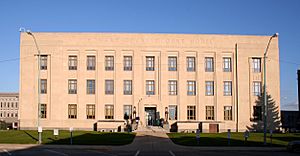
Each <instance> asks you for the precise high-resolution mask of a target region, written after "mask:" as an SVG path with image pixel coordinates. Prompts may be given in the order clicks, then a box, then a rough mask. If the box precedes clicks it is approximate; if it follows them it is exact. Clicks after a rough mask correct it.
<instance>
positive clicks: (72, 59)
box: [69, 56, 77, 70]
mask: <svg viewBox="0 0 300 156" xmlns="http://www.w3.org/2000/svg"><path fill="white" fill-rule="evenodd" d="M69 70H77V56H69Z"/></svg>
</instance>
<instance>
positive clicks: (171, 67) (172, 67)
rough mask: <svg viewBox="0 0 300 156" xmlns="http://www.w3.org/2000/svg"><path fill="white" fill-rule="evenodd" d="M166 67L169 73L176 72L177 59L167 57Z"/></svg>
mask: <svg viewBox="0 0 300 156" xmlns="http://www.w3.org/2000/svg"><path fill="white" fill-rule="evenodd" d="M168 66H169V71H177V57H176V56H169V57H168Z"/></svg>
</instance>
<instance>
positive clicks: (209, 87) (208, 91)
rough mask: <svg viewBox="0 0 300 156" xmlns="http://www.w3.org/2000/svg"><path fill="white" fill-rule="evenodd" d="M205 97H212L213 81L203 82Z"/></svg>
mask: <svg viewBox="0 0 300 156" xmlns="http://www.w3.org/2000/svg"><path fill="white" fill-rule="evenodd" d="M205 95H206V96H213V95H214V81H205Z"/></svg>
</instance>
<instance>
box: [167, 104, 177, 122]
mask: <svg viewBox="0 0 300 156" xmlns="http://www.w3.org/2000/svg"><path fill="white" fill-rule="evenodd" d="M169 120H177V106H176V105H170V106H169Z"/></svg>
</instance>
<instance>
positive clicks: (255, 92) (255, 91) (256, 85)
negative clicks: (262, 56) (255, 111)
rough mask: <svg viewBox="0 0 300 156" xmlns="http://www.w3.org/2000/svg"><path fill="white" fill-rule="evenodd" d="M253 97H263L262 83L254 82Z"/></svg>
mask: <svg viewBox="0 0 300 156" xmlns="http://www.w3.org/2000/svg"><path fill="white" fill-rule="evenodd" d="M253 95H254V96H260V95H261V82H260V81H254V82H253Z"/></svg>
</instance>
